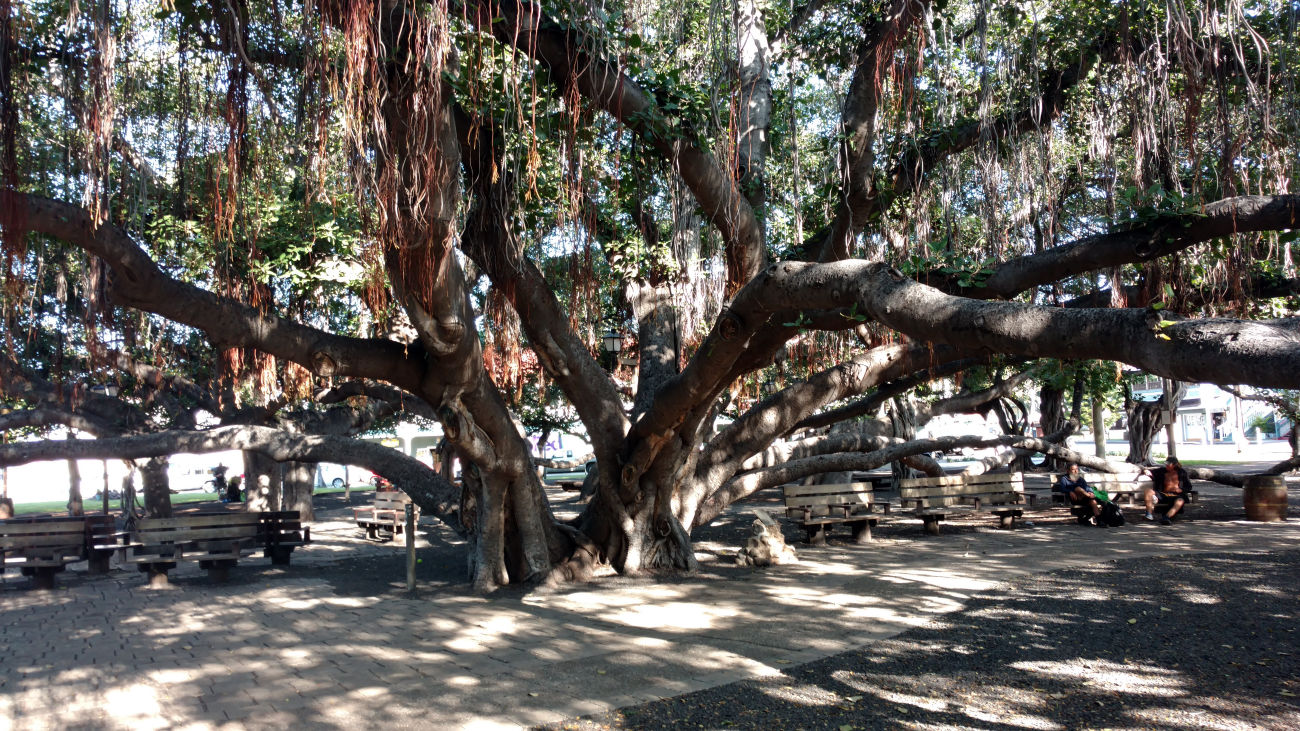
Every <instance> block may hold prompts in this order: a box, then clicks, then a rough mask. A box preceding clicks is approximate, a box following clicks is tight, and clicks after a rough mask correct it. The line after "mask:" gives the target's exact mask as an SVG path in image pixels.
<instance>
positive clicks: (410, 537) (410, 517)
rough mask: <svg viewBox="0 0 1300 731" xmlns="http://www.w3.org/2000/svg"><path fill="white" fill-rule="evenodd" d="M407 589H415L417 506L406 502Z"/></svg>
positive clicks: (410, 590)
mask: <svg viewBox="0 0 1300 731" xmlns="http://www.w3.org/2000/svg"><path fill="white" fill-rule="evenodd" d="M406 590H407V591H409V592H414V591H415V506H414V505H412V504H411V503H407V504H406Z"/></svg>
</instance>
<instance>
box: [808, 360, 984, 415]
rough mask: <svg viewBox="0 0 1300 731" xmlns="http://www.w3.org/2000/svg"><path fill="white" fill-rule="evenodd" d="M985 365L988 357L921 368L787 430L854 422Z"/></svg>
mask: <svg viewBox="0 0 1300 731" xmlns="http://www.w3.org/2000/svg"><path fill="white" fill-rule="evenodd" d="M988 362H989V359H988V358H962V359H959V360H953V361H948V362H947V363H941V364H939V365H936V366H932V367H929V368H923V369H921V370H919V371H917V372H915V373H912V374H910V375H907V376H904V377H902V378H899V379H897V380H895V381H891V382H889V383H886V384H883V385H881V386H880V388H877V389H876V391H875V393H873V394H871V395H870V396H867V397H866V398H864V399H860V400H858V401H855V402H853V403H851V404H847V405H845V406H841V407H839V408H835V409H831V410H829V411H825V412H822V413H820V414H817V415H815V416H809V417H808V418H806V419H803V420H802V421H800V422H799V423H797V424H795V425H794V426H793V427H791V428H790V431H791V432H796V431H800V430H802V429H817V428H820V427H823V426H830V425H831V424H836V423H838V422H841V421H848V420H849V419H856V418H858V417H859V416H866V415H867V414H874V413H876V411H878V410H879V409H880V407H881V406H883V405H884V404H885V402H886V401H888V400H890V399H892V398H894V397H895V396H898V395H900V394H903V393H906V392H908V391H910V390H912V389H914V388H916V387H917V386H919V385H921V384H922V383H927V382H929V381H933V380H935V379H938V378H946V377H948V376H951V375H953V374H956V373H960V372H962V371H964V370H967V369H970V368H974V367H975V366H979V365H984V364H986V363H988Z"/></svg>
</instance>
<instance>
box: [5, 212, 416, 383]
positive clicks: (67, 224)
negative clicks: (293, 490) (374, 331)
mask: <svg viewBox="0 0 1300 731" xmlns="http://www.w3.org/2000/svg"><path fill="white" fill-rule="evenodd" d="M13 200H14V202H15V203H16V204H19V205H23V206H24V207H25V208H26V211H25V218H24V219H23V220H25V222H26V224H27V228H28V230H30V231H36V232H39V233H43V234H47V235H49V236H53V237H55V238H57V239H60V240H62V241H65V242H67V243H69V244H72V245H74V246H78V247H80V248H81V249H83V250H85V251H86V252H87V253H88V254H92V255H94V256H98V257H100V258H101V259H103V260H104V262H105V263H106V264H108V266H109V268H110V269H111V270H112V272H113V276H112V279H111V291H112V294H113V297H114V299H115V300H117V302H118V304H122V305H127V306H130V307H135V308H136V309H140V310H144V311H146V312H152V313H154V314H156V315H161V316H163V317H166V318H168V319H170V320H175V321H176V322H179V323H182V324H185V325H189V326H191V327H195V328H198V329H200V330H203V331H204V332H205V333H207V334H208V336H209V337H210V338H211V339H212V340H213V341H215V342H219V343H222V344H224V345H226V346H232V347H233V346H251V347H255V348H258V349H259V350H262V351H264V352H267V353H270V354H272V355H274V356H276V357H278V358H283V359H285V360H292V361H294V362H296V363H298V364H300V365H302V366H304V367H306V368H308V369H310V370H312V371H313V372H315V373H317V374H318V375H335V376H349V375H351V376H363V377H371V378H383V379H384V380H386V381H389V382H390V383H395V384H397V385H399V386H402V387H403V388H409V389H410V390H416V389H417V388H418V385H419V383H420V381H421V379H422V377H423V375H424V359H423V357H421V356H422V353H419V352H415V353H408V352H407V349H406V348H405V347H404V346H402V345H401V344H400V343H395V342H392V341H388V340H374V339H365V338H349V337H343V336H339V335H333V334H331V333H327V332H324V331H321V330H318V329H316V328H313V327H307V326H305V325H299V324H297V323H294V322H290V321H288V320H285V319H282V318H279V317H274V316H270V315H264V314H262V313H260V312H258V311H257V310H255V309H253V308H251V307H248V306H245V305H243V304H240V303H238V302H235V301H233V300H230V299H227V298H224V297H219V296H217V295H215V294H213V293H211V292H208V291H206V290H202V289H199V288H198V287H195V286H192V285H189V284H185V283H183V282H180V281H178V280H176V279H173V278H171V277H169V276H168V275H166V274H165V273H163V271H162V270H161V269H160V268H159V267H158V265H157V264H156V263H155V262H154V261H153V259H151V258H150V257H149V255H148V254H146V253H145V252H144V250H143V249H141V248H140V247H139V246H138V245H136V243H135V242H134V241H132V240H131V238H130V237H129V236H128V235H127V234H126V233H125V232H124V231H122V230H121V229H119V228H117V227H116V226H112V225H109V224H104V225H102V226H98V227H96V226H94V225H93V221H92V220H91V217H90V215H89V213H88V212H87V211H86V210H85V209H83V208H81V207H79V206H74V205H71V204H68V203H63V202H61V201H55V200H51V199H48V198H41V197H38V196H33V195H22V194H16V195H15V196H14V197H13Z"/></svg>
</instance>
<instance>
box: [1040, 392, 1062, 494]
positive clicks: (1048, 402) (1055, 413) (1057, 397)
mask: <svg viewBox="0 0 1300 731" xmlns="http://www.w3.org/2000/svg"><path fill="white" fill-rule="evenodd" d="M1064 426H1065V390H1064V389H1062V388H1060V387H1057V386H1053V385H1051V384H1050V383H1044V384H1043V385H1042V387H1041V388H1040V389H1039V390H1038V428H1039V429H1040V430H1041V432H1042V434H1043V437H1044V438H1046V437H1047V436H1048V435H1049V434H1055V433H1057V432H1059V431H1060V430H1061V428H1062V427H1064ZM1043 468H1044V469H1046V470H1048V471H1049V472H1059V471H1060V470H1061V464H1060V463H1059V462H1058V461H1057V460H1056V459H1054V458H1052V457H1045V458H1044V459H1043Z"/></svg>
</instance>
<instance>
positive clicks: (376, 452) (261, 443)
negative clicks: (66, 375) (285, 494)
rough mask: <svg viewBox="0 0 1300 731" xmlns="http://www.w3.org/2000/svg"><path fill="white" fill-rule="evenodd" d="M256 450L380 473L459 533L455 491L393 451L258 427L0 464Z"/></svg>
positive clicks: (45, 451) (41, 449)
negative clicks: (362, 468)
mask: <svg viewBox="0 0 1300 731" xmlns="http://www.w3.org/2000/svg"><path fill="white" fill-rule="evenodd" d="M226 450H239V451H249V452H258V453H261V454H264V455H266V456H267V457H270V458H271V459H273V460H275V461H277V462H287V461H299V462H336V463H340V464H347V465H355V466H358V467H364V468H366V469H368V470H371V471H372V472H376V473H378V474H381V475H383V476H384V477H386V478H388V479H389V480H391V481H392V483H393V484H394V485H396V486H397V487H398V488H399V489H401V490H402V491H403V492H406V493H407V494H408V495H410V496H411V498H412V499H413V500H414V501H415V502H416V503H417V504H419V505H420V507H421V508H423V509H425V510H427V511H429V512H430V513H432V514H434V515H436V516H437V517H438V518H439V519H440V520H442V521H444V522H446V523H447V524H448V525H450V526H452V527H453V528H456V529H458V530H459V529H460V521H459V520H458V519H457V517H456V509H455V506H456V505H457V504H458V503H459V499H460V488H458V487H456V486H455V485H453V484H451V483H449V482H447V481H446V480H444V479H442V477H440V476H439V475H438V474H437V473H436V472H434V471H433V470H431V469H429V468H428V467H427V466H425V465H424V463H422V462H420V461H419V460H417V459H415V458H414V457H408V456H407V455H405V454H402V453H401V452H398V451H397V450H394V449H389V448H388V447H384V446H382V445H379V444H372V443H370V442H363V441H361V440H359V439H351V438H348V437H338V436H308V435H304V434H295V433H293V432H288V431H283V430H280V429H271V428H268V427H261V426H223V427H219V428H217V429H213V430H211V431H194V432H191V431H164V432H155V433H153V434H144V435H139V436H131V437H115V438H109V439H81V440H77V441H75V442H69V441H64V440H47V441H39V442H22V443H17V444H6V445H3V446H0V466H5V467H11V466H13V465H18V464H26V463H29V462H38V461H41V460H48V459H142V458H146V457H161V456H164V455H169V454H175V453H177V452H186V453H192V454H208V453H211V452H222V451H226Z"/></svg>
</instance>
